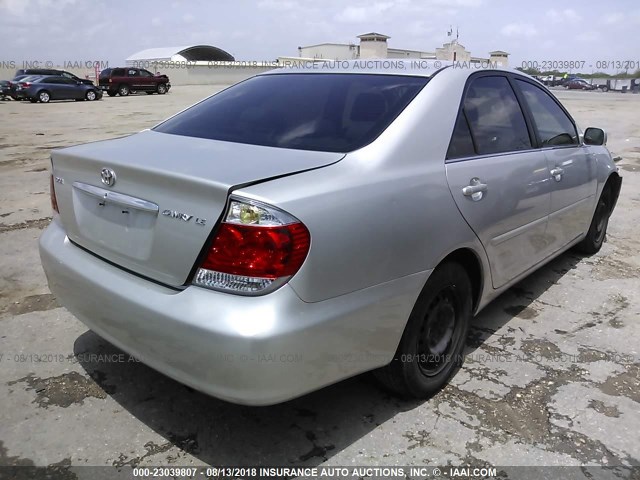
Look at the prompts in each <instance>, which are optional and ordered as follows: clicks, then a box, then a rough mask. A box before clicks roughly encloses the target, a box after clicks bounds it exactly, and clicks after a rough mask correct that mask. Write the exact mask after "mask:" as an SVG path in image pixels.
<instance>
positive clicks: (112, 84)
mask: <svg viewBox="0 0 640 480" xmlns="http://www.w3.org/2000/svg"><path fill="white" fill-rule="evenodd" d="M98 85H99V87H100V88H101V89H102V90H104V91H106V92H107V95H109V96H110V97H115V96H116V95H117V94H119V95H121V96H123V97H125V96H127V95H129V94H130V93H135V92H145V93H147V94H148V95H151V94H152V93H159V94H160V95H163V94H165V93H167V92H168V91H169V89H170V88H171V83H169V77H167V76H166V75H154V74H153V73H151V72H150V71H148V70H144V69H143V68H129V67H124V68H106V69H104V70H103V71H102V72H100V76H99V79H98Z"/></svg>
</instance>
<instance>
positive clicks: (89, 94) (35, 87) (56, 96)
mask: <svg viewBox="0 0 640 480" xmlns="http://www.w3.org/2000/svg"><path fill="white" fill-rule="evenodd" d="M16 90H17V92H18V94H19V95H20V96H22V97H24V98H28V99H29V100H31V102H33V103H35V102H42V103H48V102H49V101H51V100H89V101H92V100H99V99H100V98H102V91H100V89H98V88H96V87H95V86H94V85H93V84H92V85H87V84H84V83H80V82H77V81H75V80H71V79H70V78H66V77H62V76H59V75H56V76H48V77H47V76H40V77H37V78H32V77H27V78H25V79H24V80H22V81H20V82H19V84H18V87H17V89H16Z"/></svg>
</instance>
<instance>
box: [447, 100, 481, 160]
mask: <svg viewBox="0 0 640 480" xmlns="http://www.w3.org/2000/svg"><path fill="white" fill-rule="evenodd" d="M475 153H476V151H475V147H474V146H473V138H472V137H471V130H470V129H469V123H468V122H467V117H466V115H465V114H464V110H460V113H459V114H458V118H457V120H456V125H455V127H454V129H453V135H452V136H451V143H449V150H448V151H447V159H454V158H461V157H470V156H473V155H475Z"/></svg>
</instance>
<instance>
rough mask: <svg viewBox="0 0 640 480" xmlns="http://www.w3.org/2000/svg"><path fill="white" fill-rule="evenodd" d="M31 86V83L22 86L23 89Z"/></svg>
mask: <svg viewBox="0 0 640 480" xmlns="http://www.w3.org/2000/svg"><path fill="white" fill-rule="evenodd" d="M30 86H31V84H30V83H29V82H25V83H23V84H22V88H29V87H30Z"/></svg>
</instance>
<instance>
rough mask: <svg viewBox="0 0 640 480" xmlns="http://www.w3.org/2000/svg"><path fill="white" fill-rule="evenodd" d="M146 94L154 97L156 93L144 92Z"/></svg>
mask: <svg viewBox="0 0 640 480" xmlns="http://www.w3.org/2000/svg"><path fill="white" fill-rule="evenodd" d="M144 93H146V94H147V95H153V94H154V93H156V92H144Z"/></svg>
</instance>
